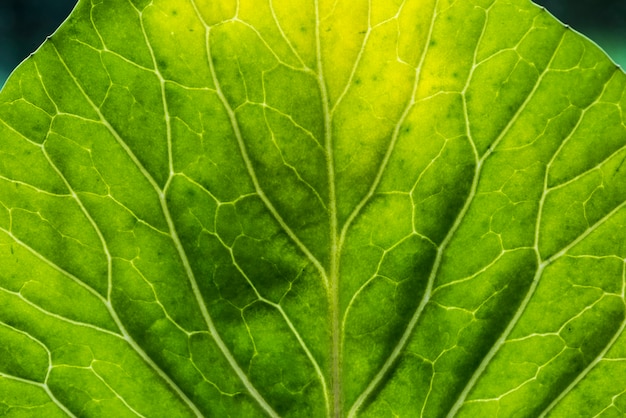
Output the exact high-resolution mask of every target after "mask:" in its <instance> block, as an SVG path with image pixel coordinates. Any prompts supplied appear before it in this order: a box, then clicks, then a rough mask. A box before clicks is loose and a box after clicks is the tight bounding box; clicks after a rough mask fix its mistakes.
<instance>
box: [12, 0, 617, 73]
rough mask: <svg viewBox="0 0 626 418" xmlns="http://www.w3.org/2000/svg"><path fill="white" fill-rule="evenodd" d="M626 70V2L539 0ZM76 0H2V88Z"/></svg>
mask: <svg viewBox="0 0 626 418" xmlns="http://www.w3.org/2000/svg"><path fill="white" fill-rule="evenodd" d="M535 2H536V3H539V4H541V5H543V6H545V7H546V8H547V9H548V10H550V12H552V14H554V15H555V16H557V17H558V18H559V19H560V20H562V21H563V22H565V23H568V24H569V25H570V26H572V27H573V28H574V29H577V30H578V31H580V32H582V33H584V34H586V35H587V36H589V37H590V38H592V39H593V40H595V41H596V43H598V44H599V45H600V46H601V47H603V48H604V49H605V50H606V51H607V52H608V53H609V55H610V56H611V57H612V58H613V60H615V61H616V62H617V63H618V64H621V65H622V66H623V67H626V0H537V1H535ZM75 3H76V0H0V85H2V84H4V81H5V78H6V77H7V76H8V74H9V73H10V72H11V71H12V70H13V68H15V67H16V66H17V64H19V63H20V61H22V60H23V59H24V58H26V57H27V56H28V54H29V53H31V52H33V51H34V50H35V49H37V47H38V46H39V45H40V44H41V43H42V42H43V40H44V39H45V37H46V36H48V35H50V34H51V33H52V32H54V30H55V29H56V28H57V27H58V26H59V24H60V23H61V22H62V21H63V20H64V19H65V18H66V17H67V15H69V13H70V11H71V10H72V7H73V6H74V4H75Z"/></svg>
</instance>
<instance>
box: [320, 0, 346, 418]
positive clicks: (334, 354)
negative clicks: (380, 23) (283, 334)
mask: <svg viewBox="0 0 626 418" xmlns="http://www.w3.org/2000/svg"><path fill="white" fill-rule="evenodd" d="M320 24H321V22H320V5H319V0H315V38H316V53H317V82H318V85H319V90H320V99H321V102H322V109H323V114H324V147H325V149H326V168H327V171H328V190H329V207H328V209H329V216H330V272H329V286H328V300H329V309H330V315H331V334H332V344H331V345H332V347H331V359H332V365H331V388H332V389H331V391H332V393H331V395H332V405H331V409H330V411H329V414H330V416H331V417H334V418H339V417H341V416H342V399H341V393H342V388H341V386H342V382H341V374H342V373H341V325H340V314H339V251H340V249H339V228H338V225H337V192H336V187H335V160H334V152H333V142H332V118H331V111H330V104H329V98H328V90H327V87H326V81H325V79H324V66H323V63H322V45H321V37H320Z"/></svg>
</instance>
